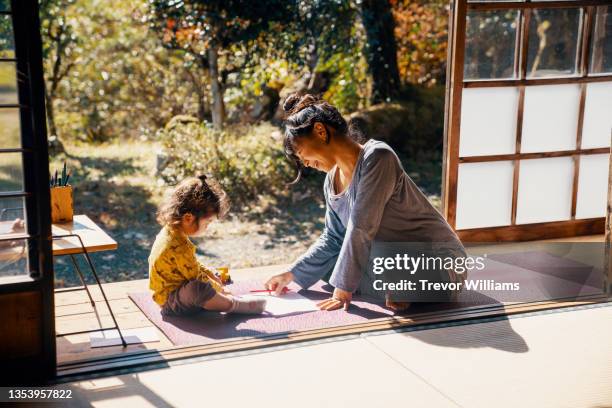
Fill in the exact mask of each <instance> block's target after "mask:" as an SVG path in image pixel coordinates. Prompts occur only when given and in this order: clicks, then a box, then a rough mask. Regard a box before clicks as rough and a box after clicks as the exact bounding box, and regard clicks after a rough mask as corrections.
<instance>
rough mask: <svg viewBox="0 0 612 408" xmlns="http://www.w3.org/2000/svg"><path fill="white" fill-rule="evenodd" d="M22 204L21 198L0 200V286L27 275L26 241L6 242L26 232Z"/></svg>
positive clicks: (13, 240)
mask: <svg viewBox="0 0 612 408" xmlns="http://www.w3.org/2000/svg"><path fill="white" fill-rule="evenodd" d="M24 203H25V201H24V199H23V197H15V198H0V284H2V283H8V282H12V281H13V279H15V278H18V277H23V276H27V275H28V268H27V249H26V248H27V247H26V240H24V239H10V240H6V239H8V238H16V237H15V234H24V233H25V232H26V225H25V205H24Z"/></svg>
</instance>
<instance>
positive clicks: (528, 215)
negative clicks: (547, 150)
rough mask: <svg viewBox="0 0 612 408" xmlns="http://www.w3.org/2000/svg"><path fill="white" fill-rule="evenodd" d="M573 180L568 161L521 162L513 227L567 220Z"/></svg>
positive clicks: (537, 160)
mask: <svg viewBox="0 0 612 408" xmlns="http://www.w3.org/2000/svg"><path fill="white" fill-rule="evenodd" d="M573 180H574V163H573V159H572V158H571V157H555V158H544V159H529V160H521V162H520V169H519V183H518V200H517V208H516V223H517V224H528V223H534V222H546V221H561V220H569V219H570V216H571V207H572V184H573Z"/></svg>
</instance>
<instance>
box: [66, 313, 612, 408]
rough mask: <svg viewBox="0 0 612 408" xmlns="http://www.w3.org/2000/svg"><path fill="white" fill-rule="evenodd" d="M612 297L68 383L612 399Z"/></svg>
mask: <svg viewBox="0 0 612 408" xmlns="http://www.w3.org/2000/svg"><path fill="white" fill-rule="evenodd" d="M611 321H612V305H603V306H601V305H596V306H595V307H582V308H577V309H574V310H571V311H570V310H567V309H566V310H559V311H554V312H547V313H534V314H527V315H521V316H519V317H512V318H510V319H502V320H495V321H489V322H485V323H477V324H468V325H459V326H453V327H443V328H436V329H430V330H420V331H406V332H401V333H390V334H378V335H376V334H370V335H365V336H361V337H357V338H353V339H351V340H345V341H335V342H329V343H324V344H317V345H310V346H303V347H295V348H288V349H285V350H280V351H273V352H264V353H257V354H251V355H245V356H240V357H233V358H221V359H216V360H207V361H199V362H191V363H177V364H176V365H171V366H170V367H168V368H164V369H158V370H151V371H146V372H140V373H134V374H126V375H121V376H115V377H108V378H102V379H95V380H87V381H80V382H75V383H70V384H61V385H58V386H57V387H60V388H66V387H70V388H72V389H73V392H74V394H73V395H74V397H75V398H76V401H75V402H77V403H79V404H80V405H79V406H94V407H123V406H130V407H131V408H136V407H201V406H226V407H235V406H245V407H247V406H248V407H266V408H268V407H283V408H286V407H287V406H291V407H375V406H402V407H405V406H410V407H487V408H489V407H519V406H520V407H572V408H579V407H590V408H595V407H598V408H602V407H612V342H611V341H610V339H611V338H612V325H611V324H610V322H611Z"/></svg>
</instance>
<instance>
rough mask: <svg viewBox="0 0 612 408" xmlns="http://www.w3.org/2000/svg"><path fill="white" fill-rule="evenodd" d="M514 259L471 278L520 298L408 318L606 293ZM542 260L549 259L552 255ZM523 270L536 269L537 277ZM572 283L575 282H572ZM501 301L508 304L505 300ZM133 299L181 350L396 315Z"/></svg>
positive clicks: (363, 306)
mask: <svg viewBox="0 0 612 408" xmlns="http://www.w3.org/2000/svg"><path fill="white" fill-rule="evenodd" d="M513 255H514V256H511V255H504V256H502V257H500V258H496V259H500V260H502V259H503V261H505V262H499V261H496V260H493V259H488V260H487V261H486V265H487V267H486V269H485V270H484V271H480V272H473V273H472V274H471V275H470V276H469V277H470V278H472V279H491V278H495V279H497V280H500V281H518V282H520V283H521V287H522V288H523V289H521V291H520V293H516V294H514V295H513V294H508V293H504V294H503V295H499V296H496V295H497V294H496V293H493V292H477V291H467V292H462V294H461V296H460V298H459V301H458V302H455V303H414V304H413V305H412V306H411V308H410V309H409V310H408V312H407V313H406V315H409V316H410V315H418V314H422V313H427V312H441V311H450V310H456V309H463V308H466V307H471V306H487V305H495V304H499V303H501V302H508V301H516V302H530V301H541V300H549V299H558V298H564V297H572V296H578V295H581V296H583V295H589V294H594V293H600V292H598V290H599V289H598V288H597V287H596V285H593V286H584V282H591V283H594V282H595V281H597V279H596V278H593V276H597V275H598V272H597V271H594V270H593V268H592V267H586V266H585V265H584V264H581V263H577V262H575V261H571V260H566V261H568V262H563V258H559V257H553V256H551V257H552V258H554V259H552V258H548V261H550V262H551V263H552V264H553V265H555V267H556V268H558V269H559V270H560V271H562V273H560V275H561V276H554V273H553V270H552V269H550V268H548V269H547V268H544V267H543V266H542V264H541V262H540V263H538V264H537V265H536V266H537V267H536V266H534V262H535V261H534V260H535V259H537V255H534V254H530V255H529V256H525V254H524V253H523V254H513ZM540 255H542V253H540ZM542 256H544V257H547V256H549V255H548V254H546V255H542ZM536 263H537V262H536ZM517 264H520V265H521V266H519V265H517ZM522 266H531V267H533V268H534V269H536V271H534V270H531V269H527V268H525V267H522ZM570 266H571V267H575V268H574V269H573V270H574V272H573V273H572V272H571V271H570V269H571V268H570ZM538 269H539V272H538V271H537V270H538ZM544 269H545V270H544ZM578 275H583V276H578ZM568 277H569V278H571V279H568ZM262 285H263V283H262V282H260V281H245V282H238V283H235V284H233V285H231V286H230V289H231V291H232V292H233V293H235V294H244V293H248V292H249V291H250V290H252V289H261V288H262ZM290 287H291V289H293V290H296V291H297V290H299V288H298V287H297V286H295V285H293V284H292V285H291V286H290ZM332 290H333V288H332V287H331V286H329V285H327V284H325V283H324V282H319V283H317V284H316V285H314V286H313V287H311V288H310V289H309V290H300V291H299V293H300V294H301V295H303V296H305V297H307V298H309V299H311V300H313V301H319V300H323V299H326V298H328V297H329V296H330V294H331V291H332ZM500 296H503V297H504V298H500ZM512 296H515V298H512ZM129 297H130V298H131V299H132V300H133V301H134V302H135V303H136V304H137V305H138V307H139V308H140V309H141V310H142V311H143V313H144V314H145V315H146V316H147V317H148V318H149V320H151V322H153V324H155V325H156V326H157V327H158V328H159V329H160V330H161V331H162V332H163V333H164V334H165V335H166V336H167V337H168V338H169V339H170V341H172V343H173V344H175V345H187V344H208V343H214V342H217V341H222V340H228V339H231V338H239V337H251V336H264V335H272V334H283V333H291V332H299V331H303V330H311V329H320V328H327V327H337V326H344V325H351V324H356V323H364V322H367V321H369V320H372V319H377V318H385V317H387V318H388V317H392V316H393V315H394V313H393V311H391V310H389V309H387V308H385V307H384V305H382V304H381V303H380V302H376V301H372V300H371V299H366V298H360V297H359V296H356V297H355V298H354V301H353V302H352V303H351V307H350V309H349V310H348V311H344V310H336V311H331V312H328V311H312V312H298V313H293V314H288V315H283V316H267V315H258V316H248V315H226V314H221V313H215V312H207V311H202V312H199V313H196V314H194V315H191V316H184V317H176V316H172V317H168V316H162V315H161V313H160V308H159V306H158V305H157V304H156V303H155V302H154V301H153V300H152V298H151V294H150V293H149V292H140V293H130V294H129Z"/></svg>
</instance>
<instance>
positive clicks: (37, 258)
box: [0, 0, 57, 385]
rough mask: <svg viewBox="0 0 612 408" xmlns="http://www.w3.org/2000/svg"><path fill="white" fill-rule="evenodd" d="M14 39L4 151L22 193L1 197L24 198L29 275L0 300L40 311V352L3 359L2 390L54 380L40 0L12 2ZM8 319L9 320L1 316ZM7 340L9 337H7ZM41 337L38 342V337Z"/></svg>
mask: <svg viewBox="0 0 612 408" xmlns="http://www.w3.org/2000/svg"><path fill="white" fill-rule="evenodd" d="M2 14H4V15H6V14H10V15H11V16H12V22H13V31H14V39H15V56H14V58H5V59H3V61H5V62H6V61H10V62H15V63H16V66H17V91H18V103H17V104H16V105H3V106H2V107H4V108H18V109H19V110H20V127H21V147H20V148H8V149H0V150H2V152H3V153H21V154H22V163H23V190H22V191H21V192H15V193H2V192H0V197H13V196H14V197H24V200H25V211H26V217H27V231H26V232H25V233H24V234H23V237H21V238H25V239H26V240H27V242H28V266H29V276H25V277H24V279H22V280H20V281H18V282H15V283H7V284H2V285H0V296H5V299H6V298H14V299H19V298H21V299H25V303H23V300H22V301H21V304H28V299H30V300H31V301H32V302H34V303H35V304H34V305H31V306H32V308H33V309H34V310H38V311H39V313H40V315H39V316H38V317H39V327H38V330H37V331H36V333H32V336H36V338H35V339H33V343H35V344H37V345H39V347H37V349H36V350H32V352H31V353H30V354H28V355H27V356H24V357H20V358H12V357H13V356H11V355H0V360H2V367H3V370H2V374H0V378H2V380H3V384H4V385H8V384H25V385H29V384H34V383H42V382H45V381H46V380H48V379H50V378H53V377H55V375H56V369H57V367H56V366H57V362H56V344H55V310H54V294H53V286H54V274H53V256H52V239H51V206H50V192H49V153H48V144H47V130H46V116H45V102H44V77H43V64H42V41H41V36H40V20H39V14H38V2H37V0H11V11H9V12H4V13H2ZM2 318H7V316H2ZM3 335H5V336H7V334H6V333H4V334H3ZM38 336H40V337H38Z"/></svg>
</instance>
